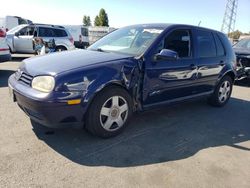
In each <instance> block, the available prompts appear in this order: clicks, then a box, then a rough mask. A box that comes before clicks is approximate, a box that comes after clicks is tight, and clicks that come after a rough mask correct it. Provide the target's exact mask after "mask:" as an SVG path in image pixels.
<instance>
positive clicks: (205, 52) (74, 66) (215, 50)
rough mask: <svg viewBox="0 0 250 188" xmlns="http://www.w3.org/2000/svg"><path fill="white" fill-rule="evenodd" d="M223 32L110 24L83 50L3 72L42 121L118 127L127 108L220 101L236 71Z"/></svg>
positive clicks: (109, 131)
mask: <svg viewBox="0 0 250 188" xmlns="http://www.w3.org/2000/svg"><path fill="white" fill-rule="evenodd" d="M235 70H236V58H235V54H234V52H233V50H232V47H231V44H230V43H229V41H228V39H227V37H226V36H225V35H224V34H222V33H220V32H218V31H214V30H210V29H205V28H200V27H195V26H189V25H177V24H171V25H169V24H145V25H133V26H128V27H124V28H121V29H118V30H116V31H114V32H112V33H110V34H108V35H107V36H105V37H103V38H102V39H100V40H98V41H97V42H96V43H94V44H93V45H91V46H90V47H89V48H88V49H87V50H75V51H68V52H60V53H55V54H51V55H46V56H43V57H35V58H30V59H27V60H25V61H24V63H23V65H22V66H21V67H20V68H19V69H18V70H17V72H16V73H15V74H13V75H11V76H10V78H9V88H10V92H11V93H12V96H13V100H14V101H16V102H17V103H18V105H19V106H20V108H21V109H22V110H23V111H24V112H25V113H26V114H27V115H28V116H29V117H30V118H31V119H33V120H34V121H36V122H39V123H40V124H43V125H45V126H49V127H58V126H62V125H66V126H72V125H74V124H77V125H79V124H80V125H84V126H85V127H86V128H87V129H88V130H89V131H90V132H91V133H93V134H95V135H98V136H101V137H110V136H115V135H117V134H118V133H120V132H121V131H122V130H123V128H124V127H125V125H126V123H127V122H128V120H129V119H130V117H131V115H132V114H133V112H135V111H142V110H146V109H151V108H153V107H156V106H160V105H166V104H171V103H176V102H180V101H186V100H189V99H194V98H198V97H207V98H208V101H209V102H210V104H212V105H214V106H223V105H225V104H226V103H227V102H228V100H229V98H230V95H231V92H232V85H233V82H234V79H235V76H236V72H235Z"/></svg>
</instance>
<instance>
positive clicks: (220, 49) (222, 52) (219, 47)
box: [214, 33, 225, 56]
mask: <svg viewBox="0 0 250 188" xmlns="http://www.w3.org/2000/svg"><path fill="white" fill-rule="evenodd" d="M214 39H215V43H216V47H217V56H224V55H225V49H224V46H223V45H222V42H221V40H220V38H219V37H218V35H217V34H216V33H214Z"/></svg>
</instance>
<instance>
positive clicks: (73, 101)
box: [67, 99, 81, 105]
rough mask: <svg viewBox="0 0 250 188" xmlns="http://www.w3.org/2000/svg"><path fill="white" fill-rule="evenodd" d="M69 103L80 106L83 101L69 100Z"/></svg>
mask: <svg viewBox="0 0 250 188" xmlns="http://www.w3.org/2000/svg"><path fill="white" fill-rule="evenodd" d="M67 103H68V104H69V105H73V104H80V103H81V99H74V100H69V101H67Z"/></svg>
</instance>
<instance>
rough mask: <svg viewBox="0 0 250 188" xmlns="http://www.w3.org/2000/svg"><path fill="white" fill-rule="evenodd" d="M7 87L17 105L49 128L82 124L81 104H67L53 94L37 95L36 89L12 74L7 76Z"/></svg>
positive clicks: (83, 109)
mask: <svg viewBox="0 0 250 188" xmlns="http://www.w3.org/2000/svg"><path fill="white" fill-rule="evenodd" d="M9 89H10V90H11V93H13V99H14V101H16V102H17V104H18V106H19V107H20V108H21V109H22V110H23V111H24V112H25V113H26V114H27V115H28V116H29V117H30V118H31V119H32V120H34V121H35V122H38V123H39V124H42V125H44V126H47V127H51V128H58V127H72V126H82V125H83V117H84V112H85V108H84V107H83V106H82V104H77V105H68V104H67V103H66V102H65V100H58V98H56V95H54V94H50V95H47V96H45V95H44V94H41V95H37V92H38V91H36V90H34V89H32V88H30V87H29V86H25V85H23V84H22V83H19V82H18V81H17V80H16V79H15V76H14V74H13V75H11V76H10V78H9ZM32 92H33V94H32V95H33V96H31V93H32ZM34 96H39V97H37V98H36V97H34Z"/></svg>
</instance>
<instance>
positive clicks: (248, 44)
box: [234, 38, 250, 49]
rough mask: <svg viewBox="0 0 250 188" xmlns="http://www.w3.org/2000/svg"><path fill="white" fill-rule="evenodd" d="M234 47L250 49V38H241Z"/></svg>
mask: <svg viewBox="0 0 250 188" xmlns="http://www.w3.org/2000/svg"><path fill="white" fill-rule="evenodd" d="M234 47H237V48H247V49H250V38H249V39H242V40H240V41H239V42H238V43H237V44H235V45H234Z"/></svg>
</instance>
